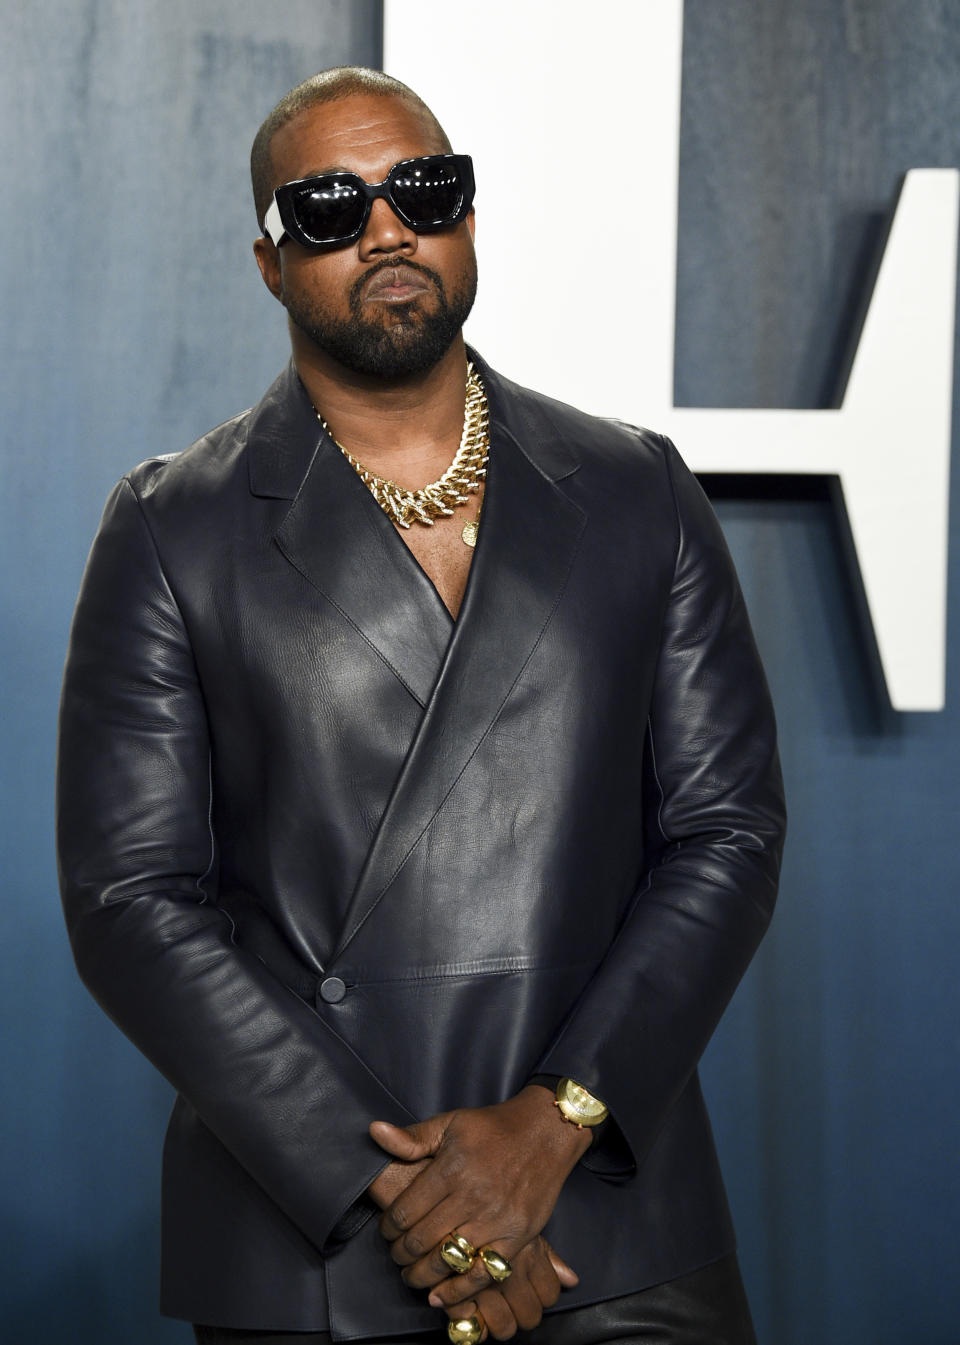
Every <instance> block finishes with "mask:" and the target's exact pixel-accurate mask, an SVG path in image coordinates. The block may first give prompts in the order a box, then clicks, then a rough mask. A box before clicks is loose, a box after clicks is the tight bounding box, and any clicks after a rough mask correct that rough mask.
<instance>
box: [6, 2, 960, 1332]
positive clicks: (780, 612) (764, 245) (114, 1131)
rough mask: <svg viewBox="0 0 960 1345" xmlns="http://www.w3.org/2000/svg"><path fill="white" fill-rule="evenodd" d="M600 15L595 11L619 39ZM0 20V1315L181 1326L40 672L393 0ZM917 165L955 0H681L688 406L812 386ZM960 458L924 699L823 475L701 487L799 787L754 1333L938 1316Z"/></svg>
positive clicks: (770, 1048)
mask: <svg viewBox="0 0 960 1345" xmlns="http://www.w3.org/2000/svg"><path fill="white" fill-rule="evenodd" d="M615 11H616V6H615V5H610V6H609V8H608V9H607V8H605V7H603V6H601V7H600V9H599V10H595V11H593V13H594V14H595V16H596V17H597V18H598V19H599V20H600V21H605V22H609V23H610V24H611V40H615ZM4 28H5V31H4V39H5V40H4V43H3V46H2V48H0V110H2V115H0V137H2V139H3V146H4V162H5V165H6V173H5V181H6V195H7V204H6V207H5V209H4V211H3V212H2V215H3V223H2V225H0V229H2V230H3V247H2V249H0V266H2V283H3V314H4V322H3V329H2V336H0V341H2V350H3V358H2V360H0V387H2V407H3V417H2V440H0V471H2V489H0V585H2V594H3V598H2V609H0V610H2V620H3V645H2V650H3V711H4V713H3V729H2V733H3V738H2V772H3V774H2V779H0V801H2V816H3V820H4V826H3V836H2V845H3V856H2V857H3V875H4V884H3V898H2V900H3V905H2V913H3V948H4V953H5V956H4V959H3V965H4V975H3V977H2V981H0V1020H2V1022H3V1035H2V1042H0V1078H2V1080H3V1087H2V1102H0V1161H2V1163H3V1173H2V1181H0V1201H2V1204H0V1220H2V1224H0V1227H2V1256H0V1276H2V1304H0V1337H2V1339H3V1340H4V1341H9V1342H11V1345H54V1342H59V1341H60V1340H62V1339H69V1340H71V1342H73V1345H128V1343H129V1345H132V1343H134V1342H135V1343H136V1345H160V1342H175V1341H180V1342H182V1343H183V1345H186V1342H187V1341H188V1340H189V1339H190V1333H189V1330H188V1329H187V1328H186V1327H184V1326H183V1325H182V1324H178V1323H173V1322H165V1321H163V1320H161V1319H160V1318H159V1317H157V1316H156V1313H155V1302H156V1295H157V1255H158V1228H157V1205H158V1202H157V1194H158V1176H159V1155H160V1142H161V1137H162V1132H163V1127H164V1123H165V1118H166V1112H167V1109H168V1106H169V1101H170V1097H169V1090H168V1089H167V1087H166V1085H165V1084H164V1083H163V1081H162V1080H160V1079H159V1078H157V1077H156V1076H155V1075H154V1073H153V1072H152V1071H151V1069H150V1067H149V1066H147V1065H146V1064H145V1063H144V1062H143V1061H142V1060H141V1059H140V1058H139V1057H138V1055H137V1054H136V1052H135V1051H134V1050H133V1048H132V1047H130V1046H129V1045H128V1044H127V1042H126V1041H125V1040H124V1039H123V1037H121V1035H120V1034H119V1033H118V1032H117V1031H116V1029H114V1028H113V1027H112V1026H111V1025H110V1024H109V1023H108V1022H107V1021H106V1019H104V1018H103V1016H102V1015H101V1014H100V1012H99V1010H98V1009H97V1008H96V1006H95V1005H94V1004H93V1003H92V1002H91V1001H90V1000H89V999H88V998H87V996H86V994H85V992H84V991H83V989H82V988H81V986H80V985H79V982H78V981H77V979H76V975H75V973H74V971H73V967H72V963H71V961H70V957H69V953H68V950H67V947H66V941H65V937H64V934H63V929H62V923H61V917H60V912H59V904H58V899H57V895H56V875H55V867H54V860H53V853H52V843H51V842H52V779H53V775H52V767H53V751H54V730H55V713H56V703H57V695H58V687H59V679H60V672H61V667H62V659H63V653H64V647H65V641H66V634H67V629H68V624H69V619H70V612H71V608H72V604H73V599H74V596H75V593H76V589H77V585H78V583H79V578H80V573H81V570H82V567H83V562H84V558H85V555H86V551H87V548H88V546H89V542H90V538H91V536H92V533H93V530H94V528H95V526H96V522H97V519H98V517H99V513H100V509H101V507H102V503H103V500H104V498H105V496H106V493H107V491H108V489H109V488H110V486H111V485H112V483H113V482H114V480H115V479H116V478H117V477H118V476H119V475H120V474H121V473H122V472H123V471H124V470H125V469H126V468H127V467H129V466H130V465H131V464H133V463H134V462H137V461H139V460H140V459H142V458H144V457H147V456H149V455H150V454H153V453H164V452H170V451H172V450H174V449H177V448H180V447H182V446H183V445H184V444H186V443H187V442H189V441H190V440H191V439H193V438H195V437H196V435H197V434H199V433H200V432H201V431H202V430H204V429H206V428H208V427H209V426H210V425H213V424H215V423H216V422H217V421H219V420H221V419H223V418H224V417H226V416H228V415H230V414H232V413H233V412H235V411H236V410H238V409H240V408H241V407H243V406H245V405H248V404H249V403H250V402H252V401H253V400H255V399H256V397H257V396H259V394H260V392H261V391H262V389H263V388H264V387H265V386H266V384H267V383H268V382H269V380H270V379H271V378H272V376H273V374H274V372H275V371H276V370H277V369H278V368H279V366H280V364H281V362H282V361H283V359H284V358H285V353H286V334H285V331H284V328H283V324H282V321H281V315H280V313H279V310H277V309H276V306H275V305H274V304H273V302H272V300H270V298H269V296H268V295H267V294H266V291H265V290H263V288H262V287H261V285H260V282H259V279H258V277H257V275H256V272H255V268H254V264H253V260H252V257H251V255H250V250H249V244H250V240H251V239H252V237H253V235H254V228H253V224H254V220H253V214H252V208H251V206H250V204H249V202H248V187H247V181H246V167H245V165H246V156H247V153H248V149H249V143H250V140H251V139H252V136H253V133H254V131H255V129H256V126H257V124H258V123H259V121H260V119H261V117H262V116H263V115H264V114H265V113H266V112H267V111H268V110H269V108H270V107H271V106H272V104H273V102H274V101H275V100H276V98H277V97H279V96H280V94H282V93H283V92H284V91H285V90H286V89H287V88H289V87H290V86H291V85H292V84H294V83H295V82H296V81H297V80H299V79H300V78H302V77H304V76H305V75H307V74H309V73H312V72H313V71H314V70H316V69H319V68H321V67H323V66H324V65H329V64H333V63H336V62H338V61H344V60H356V61H364V62H368V63H376V62H377V60H378V55H379V49H380V6H379V5H378V4H376V3H363V2H357V0H354V2H353V3H346V2H344V3H335V0H326V2H325V3H321V0H287V3H285V4H284V5H282V6H277V7H276V8H275V9H274V10H273V11H272V12H271V13H270V15H269V21H268V19H267V16H266V12H265V11H264V9H263V7H262V6H261V5H255V4H253V3H252V0H197V2H196V3H193V4H189V3H187V0H168V2H167V3H164V4H161V3H160V0H139V2H135V3H128V4H123V3H121V2H120V0H39V3H37V4H35V5H32V6H30V7H29V8H28V7H26V6H19V7H17V8H16V10H14V9H13V7H11V9H10V11H9V12H8V13H7V14H5V19H4ZM505 40H508V36H505ZM531 56H532V57H534V56H535V53H531ZM587 113H588V114H589V109H587ZM478 115H482V109H478ZM922 165H954V166H956V165H960V12H958V11H957V9H956V7H954V6H950V5H947V4H945V3H940V2H939V0H913V2H912V3H908V2H907V0H845V3H844V4H842V5H840V4H838V3H836V2H835V0H765V3H764V4H763V5H757V4H756V3H753V0H727V3H725V4H723V5H717V4H716V3H715V0H687V8H686V20H685V34H684V95H683V134H682V144H681V174H680V254H679V268H678V327H677V380H676V382H677V388H676V391H677V400H678V402H682V403H687V404H702V405H714V406H716V405H731V406H735V405H742V406H747V405H769V406H777V405H783V406H818V405H825V404H828V403H829V402H830V401H831V400H832V398H833V397H834V396H835V394H836V391H837V389H836V386H835V384H836V370H837V368H838V367H839V364H840V361H841V359H842V354H843V349H844V345H845V343H846V341H847V339H848V336H849V330H848V329H849V326H850V323H851V320H852V315H853V313H854V312H855V310H856V307H857V302H858V299H859V297H860V291H861V288H862V284H863V278H864V276H865V274H866V273H867V272H868V270H869V267H870V265H871V262H872V259H873V253H874V250H875V247H876V243H877V240H878V238H879V236H880V233H881V231H882V223H883V216H884V213H885V211H886V209H887V206H888V204H889V202H890V201H891V199H892V196H893V193H894V191H895V188H896V182H897V178H898V175H899V174H900V173H902V172H903V170H904V169H906V168H908V167H911V166H922ZM637 246H642V238H639V237H638V239H637ZM583 255H584V257H585V258H587V259H588V260H589V259H591V258H592V257H593V256H594V255H595V254H594V253H593V251H592V250H591V249H590V248H589V247H588V246H585V247H584V254H583ZM481 262H482V255H481ZM606 279H607V277H606V275H605V274H604V273H603V272H602V271H600V272H598V275H597V283H605V282H606ZM592 343H593V338H591V344H592ZM504 372H506V373H509V372H510V371H509V370H505V371H504ZM956 419H957V423H958V424H960V417H956ZM681 448H682V445H681ZM910 452H911V445H910V444H909V443H906V444H904V462H905V464H907V463H908V461H909V455H910ZM957 477H958V474H957V473H955V476H954V486H953V488H952V494H953V499H952V532H951V598H950V628H949V668H948V709H947V711H946V712H945V713H944V714H941V715H933V716H920V715H907V716H896V715H893V714H892V713H891V712H889V711H887V710H884V708H883V706H882V704H881V702H880V700H879V699H878V697H877V694H876V691H875V688H874V686H873V684H872V682H871V679H870V674H869V666H868V659H867V658H866V656H865V654H864V646H863V641H862V639H861V637H860V632H859V630H858V627H857V618H856V615H855V603H854V599H853V587H852V584H851V581H850V577H849V575H848V574H847V572H846V571H845V568H844V562H843V557H842V546H841V536H840V530H839V529H838V527H837V524H836V520H835V517H834V514H833V511H832V507H831V505H830V503H829V501H828V500H827V499H826V498H825V497H821V496H818V495H817V493H816V492H815V491H814V492H809V493H808V494H807V496H806V497H805V498H797V499H761V498H755V497H753V498H747V497H744V498H723V499H718V510H719V512H720V515H721V518H722V520H723V523H724V527H725V529H726V531H727V534H728V537H729V538H730V541H731V545H732V547H733V550H734V553H735V556H736V559H737V563H738V566H739V569H740V572H741V576H742V578H743V582H744V587H745V589H746V592H747V597H748V601H749V603H750V606H751V610H752V612H753V616H754V622H755V626H756V629H757V634H758V639H759V642H760V644H761V647H762V651H763V654H764V657H765V659H766V662H767V666H768V670H769V674H770V680H771V683H772V685H773V689H774V695H775V698H776V702H777V706H778V710H779V716H780V721H781V727H782V733H783V756H784V765H785V771H786V776H787V784H788V789H789V795H790V802H791V805H792V831H791V836H790V842H789V847H788V853H787V861H786V871H785V877H784V886H783V895H782V898H781V904H780V909H779V913H778V916H777V919H776V921H775V923H774V927H773V930H772V932H771V934H770V936H769V937H768V939H767V941H766V943H765V945H764V947H763V949H762V951H761V953H760V955H759V957H758V959H757V961H756V962H755V964H754V966H753V968H752V969H751V971H750V972H749V973H748V976H747V979H746V981H745V982H744V985H743V986H742V988H741V990H740V991H739V992H738V995H737V997H736V999H735V1000H734V1003H733V1005H732V1006H731V1009H730V1012H729V1013H728V1015H727V1018H726V1019H725V1021H724V1023H723V1025H722V1026H721V1029H720V1031H719V1033H718V1035H717V1037H716V1039H715V1040H714V1042H713V1044H712V1045H711V1047H710V1049H709V1051H708V1054H707V1057H706V1060H705V1065H704V1076H705V1082H706V1086H707V1090H708V1093H709V1095H710V1098H711V1102H712V1107H713V1113H714V1118H715V1123H716V1130H717V1138H718V1143H719V1146H720V1149H721V1152H722V1155H723V1158H724V1162H725V1168H726V1172H727V1177H728V1185H729V1189H730V1195H731V1200H732V1203H733V1206H734V1212H735V1215H736V1218H737V1224H738V1228H739V1232H740V1241H741V1255H742V1261H743V1265H744V1272H745V1275H746V1278H747V1281H748V1285H749V1288H750V1290H751V1295H752V1298H753V1303H754V1309H755V1315H756V1318H757V1325H758V1330H759V1334H760V1340H761V1345H810V1343H811V1342H817V1343H818V1345H907V1343H908V1342H909V1345H952V1343H954V1342H956V1341H957V1340H958V1339H960V1327H958V1325H957V1323H958V1321H960V1291H958V1288H957V1283H958V1277H957V1275H956V1272H955V1264H954V1249H955V1247H956V1245H957V1242H958V1235H960V1227H958V1223H960V1220H958V1209H960V1189H958V1186H960V1179H958V1164H957V1142H956V1135H957V1123H956V1117H957V1115H958V1114H960V1071H958V1064H960V1060H958V1054H960V1052H958V1029H957V1024H958V1022H960V1003H958V1000H960V995H958V991H957V980H956V971H955V967H956V962H957V953H956V949H957V946H958V936H960V913H958V912H960V903H958V899H957V897H958V882H957V877H956V870H957V864H956V859H955V856H956V853H957V839H958V838H957V833H958V823H960V779H958V771H957V744H958V719H960V685H958V676H957V669H958V658H957V655H958V644H957V642H958V622H957V602H958V595H960V583H958V580H960V547H958V545H957V541H958V538H957V532H958V529H960V488H958V481H957Z"/></svg>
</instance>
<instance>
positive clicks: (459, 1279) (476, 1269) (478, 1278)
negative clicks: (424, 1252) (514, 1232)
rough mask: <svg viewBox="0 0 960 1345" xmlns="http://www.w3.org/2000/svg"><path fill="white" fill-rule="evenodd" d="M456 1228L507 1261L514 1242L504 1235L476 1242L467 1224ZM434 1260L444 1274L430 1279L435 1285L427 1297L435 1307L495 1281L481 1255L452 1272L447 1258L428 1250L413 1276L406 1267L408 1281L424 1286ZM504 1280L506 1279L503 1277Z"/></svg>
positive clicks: (468, 1238)
mask: <svg viewBox="0 0 960 1345" xmlns="http://www.w3.org/2000/svg"><path fill="white" fill-rule="evenodd" d="M457 1232H458V1233H460V1234H461V1236H463V1237H465V1238H467V1240H468V1241H469V1242H472V1243H473V1245H474V1246H475V1247H477V1248H478V1249H479V1248H480V1247H481V1246H482V1247H490V1248H492V1250H493V1251H495V1252H499V1253H500V1255H501V1256H502V1257H504V1259H505V1260H506V1261H507V1262H508V1263H510V1255H509V1254H508V1253H509V1252H510V1251H512V1250H513V1249H514V1248H516V1244H515V1243H513V1244H511V1243H508V1242H506V1241H505V1240H503V1239H499V1240H496V1241H493V1242H491V1241H485V1242H482V1243H478V1242H476V1241H475V1239H474V1238H472V1237H471V1232H472V1229H470V1228H469V1226H468V1227H467V1228H466V1229H462V1228H458V1229H457ZM516 1250H518V1251H519V1248H516ZM438 1251H439V1249H438ZM437 1261H439V1264H440V1265H441V1266H443V1268H444V1270H445V1271H446V1274H445V1276H442V1277H438V1279H437V1280H435V1281H433V1283H435V1284H436V1288H435V1289H434V1290H433V1292H432V1293H431V1295H430V1299H429V1301H430V1303H431V1304H432V1305H433V1306H434V1307H440V1306H441V1305H442V1304H453V1303H458V1302H459V1301H460V1300H461V1299H462V1298H469V1297H470V1296H471V1295H473V1294H478V1293H479V1292H480V1291H481V1290H482V1289H486V1288H489V1286H490V1285H492V1284H493V1283H494V1280H493V1276H492V1275H491V1274H490V1272H489V1270H487V1268H486V1266H485V1265H484V1263H483V1258H482V1257H481V1256H479V1255H478V1256H477V1258H476V1260H475V1261H474V1263H473V1265H472V1266H471V1267H470V1269H469V1270H468V1271H465V1272H464V1273H463V1274H462V1275H451V1274H450V1270H449V1268H448V1267H447V1265H446V1262H445V1261H443V1259H442V1258H440V1257H439V1255H438V1253H437V1254H431V1255H430V1256H429V1257H427V1258H425V1262H424V1267H423V1269H419V1268H418V1273H417V1276H416V1279H414V1277H413V1272H411V1271H408V1272H407V1276H406V1278H407V1283H408V1284H418V1285H419V1284H421V1283H422V1285H423V1287H426V1285H427V1284H428V1283H429V1281H428V1280H427V1279H426V1278H425V1276H426V1275H427V1273H432V1272H433V1270H434V1269H435V1268H436V1265H437ZM503 1283H507V1281H503Z"/></svg>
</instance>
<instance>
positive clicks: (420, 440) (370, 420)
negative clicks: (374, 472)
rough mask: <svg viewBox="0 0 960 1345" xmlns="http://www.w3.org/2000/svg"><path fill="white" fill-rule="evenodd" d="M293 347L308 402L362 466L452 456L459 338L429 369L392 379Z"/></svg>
mask: <svg viewBox="0 0 960 1345" xmlns="http://www.w3.org/2000/svg"><path fill="white" fill-rule="evenodd" d="M298 345H299V343H298V342H295V344H294V351H293V356H294V363H295V364H296V367H297V373H298V374H299V375H300V378H301V380H302V381H303V385H304V387H305V388H306V390H307V392H308V393H309V395H310V400H311V401H312V402H313V404H314V406H315V407H316V408H317V410H318V411H319V412H320V414H321V415H322V416H323V418H324V420H325V421H326V422H327V424H328V425H329V427H330V432H331V433H332V434H333V436H334V438H335V439H336V440H337V441H338V442H339V443H341V444H343V446H344V447H345V448H348V449H349V450H350V451H351V453H354V454H355V456H356V457H358V458H360V459H361V460H362V461H363V462H364V464H365V465H369V466H371V467H374V466H375V464H376V462H377V461H382V460H383V459H385V458H389V459H394V460H396V461H397V462H400V461H403V460H407V459H423V460H424V461H425V460H427V459H428V458H430V457H431V456H433V455H435V454H439V455H440V456H441V457H444V456H446V457H450V456H452V452H453V451H455V449H456V445H457V444H458V443H459V442H460V434H461V431H462V429H463V405H464V385H465V382H466V376H467V356H466V349H465V347H464V343H463V337H462V336H457V338H456V340H455V341H454V342H453V344H452V345H451V347H450V349H449V350H448V351H447V353H446V354H445V355H444V356H443V358H442V359H441V360H440V362H439V363H438V364H436V365H434V367H433V368H432V369H429V370H428V371H427V372H426V373H424V374H418V375H417V376H416V377H411V378H405V379H401V380H397V381H394V382H388V381H385V380H383V379H378V378H374V377H371V376H369V375H364V374H357V373H354V372H353V371H352V370H350V369H346V368H344V366H343V365H341V364H338V363H337V362H336V361H334V360H331V359H330V358H329V357H328V356H326V355H324V354H323V352H320V351H317V350H316V349H315V348H311V349H309V350H305V349H298V348H297V346H298ZM451 444H453V446H454V447H453V450H451V449H450V445H451Z"/></svg>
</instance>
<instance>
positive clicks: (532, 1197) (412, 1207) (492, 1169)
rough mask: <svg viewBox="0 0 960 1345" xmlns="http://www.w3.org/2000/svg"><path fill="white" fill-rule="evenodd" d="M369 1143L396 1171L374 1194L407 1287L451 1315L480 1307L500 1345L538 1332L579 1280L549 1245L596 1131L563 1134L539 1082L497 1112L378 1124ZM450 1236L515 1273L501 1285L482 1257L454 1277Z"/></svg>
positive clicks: (468, 1111)
mask: <svg viewBox="0 0 960 1345" xmlns="http://www.w3.org/2000/svg"><path fill="white" fill-rule="evenodd" d="M370 1134H371V1136H372V1138H373V1139H374V1140H376V1142H377V1144H379V1145H380V1147H381V1148H382V1149H384V1150H385V1151H386V1152H387V1153H388V1154H390V1155H391V1156H392V1157H393V1158H394V1159H395V1160H396V1161H394V1162H393V1163H390V1164H389V1165H388V1166H387V1167H386V1168H385V1169H384V1170H383V1172H381V1173H380V1175H379V1176H378V1177H377V1178H376V1180H375V1181H374V1182H373V1183H372V1184H371V1186H370V1194H371V1196H372V1197H373V1199H374V1200H375V1201H376V1203H377V1204H378V1205H379V1206H380V1208H381V1209H382V1211H383V1213H382V1214H381V1217H380V1231H381V1232H382V1233H383V1236H384V1237H385V1238H386V1239H387V1240H388V1241H389V1242H390V1253H391V1256H392V1257H393V1260H394V1261H395V1262H396V1263H397V1265H398V1266H402V1267H403V1271H402V1274H403V1278H404V1281H405V1282H406V1283H407V1284H409V1285H411V1286H412V1287H414V1288H422V1289H429V1290H430V1291H431V1292H430V1299H429V1301H430V1303H431V1304H432V1305H433V1306H435V1307H443V1308H445V1309H446V1310H447V1312H448V1314H449V1315H450V1316H451V1317H461V1316H469V1315H471V1313H472V1312H474V1311H475V1310H476V1309H479V1311H480V1314H481V1316H482V1317H483V1319H484V1322H485V1323H486V1326H487V1329H488V1330H489V1331H490V1333H491V1334H492V1335H494V1336H495V1337H496V1338H497V1339H499V1340H505V1339H507V1338H509V1337H510V1336H512V1335H513V1334H514V1332H515V1331H516V1329H517V1327H522V1328H523V1329H524V1330H529V1329H531V1328H532V1327H533V1326H536V1324H537V1323H538V1322H539V1321H540V1318H541V1315H542V1312H543V1309H544V1308H545V1307H549V1306H551V1305H552V1304H553V1303H555V1302H556V1300H557V1298H558V1297H559V1295H560V1290H561V1287H562V1286H567V1287H571V1286H572V1285H574V1284H576V1283H577V1282H578V1281H577V1275H576V1274H575V1272H574V1271H573V1270H572V1269H571V1268H570V1267H569V1266H568V1265H567V1264H566V1263H565V1262H564V1261H563V1260H562V1259H561V1258H560V1257H559V1256H558V1255H557V1253H556V1252H555V1251H554V1250H553V1249H552V1248H551V1247H550V1246H549V1244H548V1243H547V1242H546V1240H545V1239H544V1238H542V1237H540V1236H539V1234H540V1231H541V1229H542V1228H543V1226H544V1225H545V1224H546V1222H547V1220H548V1219H549V1218H550V1215H551V1214H552V1213H553V1208H554V1206H555V1204H556V1202H557V1197H558V1196H559V1194H560V1191H561V1190H562V1188H563V1184H564V1182H565V1181H566V1179H567V1177H568V1176H569V1174H570V1172H571V1170H572V1169H573V1167H574V1165H575V1164H576V1162H577V1160H578V1159H579V1158H580V1156H581V1155H582V1154H583V1153H584V1151H585V1150H586V1149H587V1148H589V1145H590V1136H589V1132H584V1131H580V1130H578V1129H577V1128H576V1127H574V1126H570V1125H566V1124H564V1123H563V1122H562V1121H561V1119H560V1118H559V1116H558V1115H557V1112H556V1109H555V1108H554V1107H553V1105H552V1098H551V1095H550V1091H549V1089H545V1088H543V1087H541V1086H539V1085H536V1084H531V1085H528V1086H527V1087H526V1088H524V1089H523V1090H522V1091H521V1092H520V1093H518V1094H517V1095H516V1096H515V1097H512V1098H508V1099H507V1101H505V1102H500V1103H496V1104H495V1105H493V1106H489V1107H475V1108H464V1109H460V1110H457V1111H450V1112H441V1113H440V1114H438V1115H437V1116H431V1117H429V1118H428V1119H427V1120H425V1121H420V1122H418V1123H416V1124H415V1125H412V1126H407V1127H406V1128H405V1129H401V1128H399V1127H398V1126H393V1125H390V1124H389V1123H388V1122H386V1121H374V1122H373V1124H372V1125H371V1126H370ZM452 1233H457V1234H459V1235H460V1236H461V1237H464V1238H466V1239H467V1241H468V1242H470V1243H472V1245H473V1246H474V1247H477V1248H480V1247H491V1248H493V1250H494V1251H497V1252H499V1253H500V1255H501V1256H503V1257H506V1259H507V1260H508V1261H509V1262H510V1264H511V1265H512V1267H513V1274H512V1275H511V1276H510V1278H509V1279H507V1280H505V1281H503V1283H501V1284H497V1285H494V1284H493V1281H492V1279H491V1276H490V1274H489V1272H488V1271H487V1269H486V1267H485V1266H484V1264H483V1261H482V1260H481V1259H480V1258H479V1257H477V1259H476V1261H475V1262H474V1265H473V1267H472V1268H471V1269H470V1270H469V1271H467V1272H466V1273H465V1274H451V1273H450V1269H449V1267H448V1266H447V1264H446V1263H445V1262H444V1261H443V1260H442V1259H441V1257H440V1247H441V1245H442V1243H443V1242H444V1240H445V1239H446V1238H448V1237H450V1235H451V1234H452Z"/></svg>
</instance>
